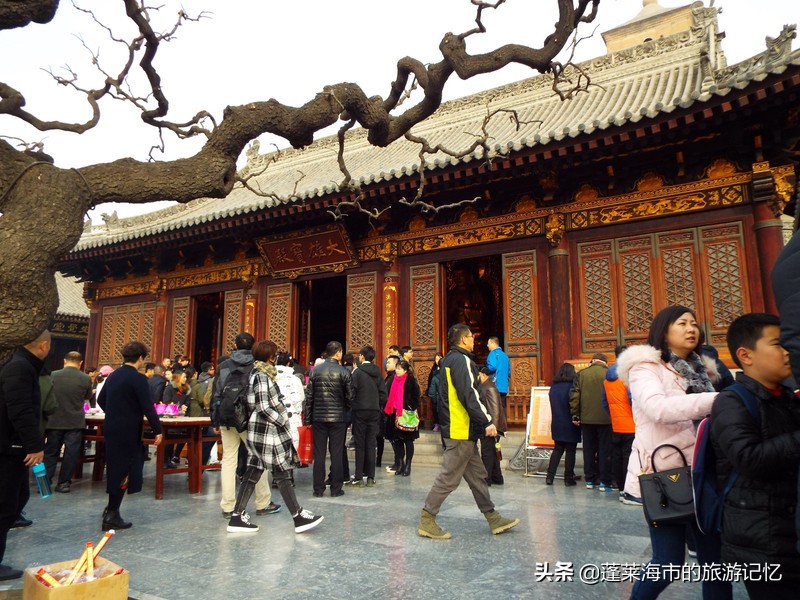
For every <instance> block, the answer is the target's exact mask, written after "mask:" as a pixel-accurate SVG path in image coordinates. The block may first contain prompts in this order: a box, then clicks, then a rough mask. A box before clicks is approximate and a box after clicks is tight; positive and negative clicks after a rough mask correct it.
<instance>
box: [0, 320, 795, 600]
mask: <svg viewBox="0 0 800 600" xmlns="http://www.w3.org/2000/svg"><path fill="white" fill-rule="evenodd" d="M447 341H448V346H449V351H448V352H447V354H445V355H444V356H442V355H441V354H438V353H437V354H436V356H435V358H434V362H433V364H432V365H431V369H430V374H429V376H428V378H427V381H426V382H424V384H425V392H426V394H427V395H428V396H429V397H430V398H431V402H432V407H433V414H434V428H435V431H437V432H439V434H440V436H441V442H442V446H443V449H444V452H443V459H442V466H441V470H440V472H439V474H438V476H437V477H436V479H435V481H434V482H433V485H432V487H431V489H430V492H429V493H428V495H427V497H426V499H425V502H424V505H423V508H422V511H421V514H420V520H419V524H418V526H417V533H418V534H419V535H420V536H423V537H427V538H433V539H449V538H450V537H452V536H451V534H450V533H449V532H447V531H445V530H444V529H443V528H442V527H441V526H440V525H439V523H438V522H437V516H438V514H439V511H440V508H441V506H442V504H443V503H444V501H445V500H446V499H447V497H448V496H449V494H450V493H451V492H452V491H454V490H455V489H456V488H457V487H458V486H459V485H460V483H461V480H462V479H463V480H465V481H466V482H467V485H468V486H469V488H470V491H471V492H472V495H473V497H474V499H475V503H476V505H477V507H478V509H479V510H480V511H481V513H482V514H483V515H484V517H485V518H486V520H487V523H488V525H489V529H490V531H491V533H492V534H499V533H503V532H505V531H508V530H509V529H511V528H513V527H515V526H516V525H517V524H518V523H519V522H520V521H519V519H510V518H505V517H503V516H501V515H500V514H499V513H498V512H497V511H496V510H495V507H494V504H493V502H492V500H491V496H490V492H489V487H490V486H491V485H503V484H504V479H503V474H502V470H501V469H500V459H501V457H500V455H499V451H498V448H499V440H500V437H501V436H502V435H503V434H504V433H505V431H506V429H507V424H506V417H505V410H506V407H505V400H506V394H507V392H508V389H509V388H508V385H509V381H508V380H509V377H510V360H509V358H508V356H507V355H506V354H505V353H504V352H503V351H502V349H501V348H500V345H499V340H498V339H497V338H490V340H489V344H488V345H489V349H490V352H489V355H488V359H487V362H486V364H485V365H484V366H479V365H478V364H476V362H475V360H474V354H473V347H474V336H473V333H472V332H471V330H470V328H469V326H467V325H464V324H456V325H453V326H452V327H451V328H450V329H449V331H448V340H447ZM727 343H728V349H729V352H730V356H731V358H732V360H733V362H734V363H735V364H736V366H737V367H738V368H739V369H740V370H741V372H739V373H738V374H737V377H736V380H735V381H736V386H743V388H744V389H746V390H747V393H748V394H750V395H752V397H753V398H754V401H756V402H757V405H758V414H757V415H756V416H754V415H753V414H751V412H750V411H749V410H748V408H747V406H746V403H743V401H742V399H741V393H742V392H741V389H742V387H739V388H737V389H734V387H732V384H733V383H734V379H733V376H732V375H731V373H730V371H728V370H727V368H726V367H725V366H724V364H723V363H722V362H721V361H720V359H719V356H718V354H717V353H716V351H715V350H714V349H713V348H711V347H708V346H705V345H704V338H703V334H702V332H701V329H700V326H699V325H698V319H697V315H696V313H695V312H694V311H693V310H692V309H690V308H688V307H685V306H677V305H676V306H670V307H667V308H665V309H664V310H662V311H660V312H659V313H658V314H657V315H656V316H655V317H654V319H653V321H652V324H651V327H650V331H649V335H648V339H647V343H646V344H640V345H633V346H630V347H627V348H626V347H624V346H619V347H617V348H616V350H615V355H616V356H615V361H614V362H613V364H610V365H609V362H610V361H609V360H608V357H607V356H606V355H604V354H601V353H597V354H594V355H593V356H592V358H591V360H590V362H589V365H588V366H586V367H585V368H583V369H581V370H580V371H576V368H575V366H574V365H573V364H570V363H565V364H563V365H561V366H560V367H559V369H558V371H557V372H556V374H555V376H554V379H553V383H552V385H551V388H550V403H551V412H552V437H553V440H554V450H553V452H552V455H551V459H550V462H549V465H548V468H547V473H546V477H545V484H547V485H552V484H553V483H554V482H555V480H556V477H557V474H558V470H559V468H560V463H561V460H562V457H563V456H564V455H566V461H565V466H564V470H563V482H564V485H565V486H568V487H572V486H576V485H577V482H578V481H579V480H580V478H581V476H579V475H577V474H576V473H575V463H576V453H577V445H578V444H579V443H580V442H581V441H582V442H583V465H584V472H583V478H584V484H585V487H586V489H587V490H596V492H599V493H603V494H606V493H616V494H618V495H619V500H620V502H622V503H623V504H625V505H630V506H638V507H641V506H642V492H641V489H640V485H639V475H641V474H642V473H649V472H652V471H653V470H654V468H655V467H654V461H657V462H658V465H659V469H661V470H663V469H669V468H673V467H677V466H680V464H682V463H683V461H686V462H687V463H690V462H691V460H692V456H693V451H694V446H695V436H696V426H697V423H698V421H699V420H700V419H703V418H704V417H706V416H708V415H710V416H711V417H710V418H711V421H710V422H711V440H712V445H713V451H714V457H715V461H716V465H717V473H718V475H717V483H718V485H719V486H722V485H723V484H724V483H725V482H728V481H733V483H731V485H730V486H729V487H728V489H726V491H725V498H724V512H723V518H722V525H721V527H720V529H719V531H708V530H706V531H703V530H701V529H700V528H699V527H698V525H697V523H695V522H694V521H686V522H679V523H674V524H658V525H655V524H653V523H648V528H649V534H650V540H651V548H652V558H651V559H650V561H649V563H648V564H647V565H645V566H644V567H643V570H642V576H641V577H639V578H638V579H637V581H636V582H635V584H634V586H633V591H632V595H631V598H634V599H641V598H656V597H657V596H658V595H659V594H660V592H661V591H663V590H664V589H665V588H666V587H667V586H668V585H669V584H670V583H671V582H672V581H673V579H674V578H675V577H676V576H677V575H676V571H675V569H674V568H673V566H674V565H680V564H683V563H684V561H685V554H686V552H687V548H688V552H689V554H690V555H696V557H697V560H698V562H699V563H700V564H701V565H714V564H719V563H723V562H728V563H759V564H776V565H779V566H780V569H781V575H782V579H781V580H780V581H777V582H776V581H770V582H768V583H767V582H763V581H762V582H759V581H746V582H745V586H746V588H747V591H748V594H749V595H750V597H751V598H767V597H770V598H771V599H774V598H790V597H792V598H794V597H796V595H797V593H798V590H799V589H800V553H799V551H798V537H797V532H796V529H795V522H794V519H795V517H794V515H795V513H796V509H797V499H798V494H797V487H798V468H800V404H798V398H797V394H796V391H795V390H796V389H797V385H796V382H795V381H793V380H792V370H791V364H790V357H789V353H788V351H787V350H786V349H784V347H783V346H782V339H781V322H780V320H779V319H778V317H775V316H773V315H769V314H763V313H751V314H746V315H743V316H742V317H739V318H737V319H735V320H734V321H733V322H732V323H731V324H730V327H729V330H728V332H727ZM49 346H50V336H49V333H47V332H44V333H43V334H42V335H41V336H39V337H38V338H37V339H36V340H34V341H32V342H31V343H30V344H28V345H26V346H24V347H23V348H21V349H20V350H18V351H17V353H15V355H14V357H13V358H12V360H11V361H10V362H9V363H8V364H7V365H6V366H5V367H4V369H3V371H2V376H1V377H0V379H2V385H3V390H4V398H5V402H6V404H7V405H8V406H7V407H6V412H7V413H9V411H10V413H9V414H12V413H13V425H12V424H11V421H10V420H9V419H7V420H6V421H8V423H4V429H3V431H2V432H0V433H2V434H3V436H4V439H3V443H4V444H7V445H8V444H10V446H9V447H10V448H12V449H13V452H4V453H0V468H2V471H3V477H4V483H7V484H8V485H4V486H3V489H2V491H1V492H0V496H2V501H3V504H2V505H3V507H4V508H3V511H2V514H1V515H0V557H2V553H3V551H4V549H5V540H6V534H7V532H8V530H9V529H10V528H11V527H12V526H13V524H14V523H15V522H18V521H19V520H20V519H24V516H23V515H22V514H21V508H23V507H24V506H25V503H26V502H27V499H28V496H29V492H28V483H27V482H28V479H27V474H28V467H30V466H32V465H34V464H37V463H39V462H44V465H45V468H46V473H47V477H48V478H49V479H50V480H51V482H53V483H55V486H54V489H55V491H56V492H60V493H69V492H70V486H71V480H70V476H71V473H72V472H73V471H74V470H75V467H76V465H77V462H78V459H79V456H80V453H81V452H82V444H83V441H82V433H83V429H84V421H83V416H84V411H85V409H86V405H87V404H88V405H91V404H94V403H96V405H97V406H98V407H99V408H100V409H102V410H103V411H105V415H106V417H105V433H106V461H107V476H106V491H107V494H108V503H107V506H106V507H105V509H104V512H103V515H102V521H101V523H102V528H103V530H108V529H116V530H120V529H126V528H128V527H131V523H130V522H128V521H126V520H125V519H124V518H123V517H122V516H121V514H120V507H121V504H122V500H123V498H124V496H125V493H126V492H127V493H136V492H138V491H140V490H141V488H142V482H143V477H142V474H143V464H144V461H145V460H147V459H148V455H147V452H148V448H147V446H143V445H142V442H141V439H142V429H143V427H144V420H145V419H146V420H147V422H148V424H149V426H150V428H151V429H152V431H153V433H154V435H155V444H156V445H159V444H160V443H162V436H161V426H160V422H159V418H158V414H157V407H158V406H159V405H165V406H169V405H171V406H174V407H176V408H177V410H178V411H179V412H180V413H181V414H186V415H188V416H210V417H211V429H212V430H213V432H214V433H215V434H217V435H219V437H220V439H221V446H222V449H223V452H222V461H221V463H222V464H221V486H222V499H221V502H220V507H221V512H222V516H223V517H224V518H225V519H226V520H227V531H228V532H231V533H240V532H255V531H258V526H257V525H256V524H255V523H253V522H252V520H251V518H250V516H249V514H248V512H247V506H248V504H249V502H250V500H251V497H252V496H253V495H254V494H255V514H256V515H265V514H274V513H277V512H280V511H281V508H282V507H281V506H280V505H278V504H276V503H274V502H273V501H272V497H271V487H272V486H271V484H270V478H271V479H272V480H273V482H274V485H275V486H276V487H277V488H278V490H279V491H280V494H281V497H282V498H283V502H284V504H285V506H286V508H287V512H289V514H290V515H291V517H292V519H293V522H294V527H295V531H296V532H297V533H302V532H306V531H308V530H310V529H313V528H314V527H316V526H318V525H319V524H320V523H321V522H322V521H323V516H322V515H320V514H315V513H314V512H312V511H310V510H309V509H307V508H304V507H303V505H302V504H301V502H300V500H299V499H298V495H297V494H298V492H297V491H296V490H295V486H294V475H293V470H294V469H296V468H298V467H300V466H301V463H300V460H299V455H298V448H299V440H300V432H301V429H303V428H310V429H311V433H312V436H313V489H312V495H313V496H314V497H317V498H321V497H323V496H324V495H325V493H326V491H328V490H329V494H330V496H332V497H338V496H343V495H344V494H345V487H344V486H345V485H350V486H351V489H358V488H367V487H372V486H375V485H376V477H375V474H376V469H378V468H381V466H382V464H381V463H382V460H383V453H384V448H385V442H386V441H388V442H389V444H390V445H391V448H392V451H393V459H392V461H391V463H390V464H387V466H386V467H385V469H386V472H387V473H389V474H393V475H395V476H399V477H409V476H411V472H412V463H413V459H414V443H415V441H416V440H417V439H418V438H419V435H420V433H419V429H420V419H419V412H420V402H421V398H422V394H423V392H422V390H423V385H422V383H421V382H420V381H419V379H418V377H417V369H416V368H415V365H414V356H413V349H412V348H411V347H409V346H405V347H398V346H394V345H392V346H389V347H388V350H387V357H386V359H385V361H384V363H383V372H382V370H381V369H380V367H379V366H378V365H376V364H375V359H376V357H377V352H376V350H375V348H373V347H372V346H369V345H366V346H364V347H362V348H361V349H360V350H359V351H358V353H357V355H356V353H350V354H346V353H345V352H344V349H343V347H342V345H341V344H340V343H339V342H336V341H332V342H329V343H328V344H327V346H326V348H325V352H324V353H323V355H322V356H321V357H320V359H319V360H318V361H317V362H315V364H314V365H313V368H311V369H310V370H309V372H308V373H306V372H304V371H303V369H302V368H299V366H298V365H297V364H296V361H294V360H293V359H292V357H291V355H289V354H288V353H287V352H280V351H279V349H278V347H277V346H276V345H275V344H274V343H273V342H271V341H269V340H264V341H260V342H258V343H256V340H255V339H254V338H253V336H252V335H251V334H249V333H241V334H239V335H238V336H237V337H236V340H235V347H234V349H233V350H232V352H231V354H230V356H225V357H221V358H220V359H219V361H218V365H217V367H216V368H215V367H214V365H212V364H211V363H208V362H204V363H203V364H202V365H200V368H199V369H195V368H193V367H192V366H191V365H189V361H188V358H187V357H184V356H178V357H176V358H175V360H174V361H173V360H170V359H164V360H163V361H162V363H161V364H160V365H156V364H154V363H147V362H145V360H146V358H147V356H148V352H149V350H148V348H147V347H146V346H145V345H144V344H142V343H141V342H135V341H134V342H129V343H128V344H126V345H125V347H124V348H122V350H121V355H122V363H123V364H122V366H120V367H119V368H117V369H116V370H112V369H111V368H110V367H109V368H106V367H103V368H101V369H99V370H94V369H90V371H94V372H96V374H97V376H96V377H94V374H95V373H94V372H90V373H88V374H87V373H84V372H82V371H81V366H82V358H83V357H82V356H81V355H80V354H79V353H77V352H69V353H68V354H66V356H64V368H63V369H61V370H58V371H56V372H54V373H52V374H50V375H48V376H42V375H41V371H42V366H43V360H44V358H45V357H46V356H47V353H48V352H49ZM142 374H144V375H145V376H144V377H143V376H142ZM242 382H244V383H242ZM237 386H238V387H237ZM15 394H19V395H24V396H25V397H27V398H28V402H27V403H21V404H17V405H13V402H10V400H9V399H10V398H13V397H14V395H15ZM237 402H239V403H240V404H241V407H242V411H244V415H245V416H244V418H242V416H241V414H239V413H237V412H236V411H231V410H227V409H226V403H232V404H231V406H234V407H235V406H236V403H237ZM349 427H352V438H351V444H352V447H353V448H354V450H355V464H354V469H353V472H352V475H351V471H350V461H349V459H348V454H347V447H348V445H347V442H346V438H347V431H348V428H349ZM208 433H209V434H210V433H211V432H210V431H209V432H208ZM6 438H8V439H6ZM665 445H666V447H667V448H669V449H668V450H664V449H663V448H665ZM211 446H213V442H211V443H210V444H208V447H205V446H204V449H203V456H202V458H203V461H204V463H205V462H207V461H209V460H211V457H210V453H211ZM180 453H181V448H180V447H179V446H175V447H174V448H173V447H172V446H168V447H167V448H166V452H165V456H166V459H167V461H168V464H167V465H165V467H171V466H174V465H175V464H176V463H178V462H179V461H180ZM59 459H60V460H61V468H60V470H59V471H58V475H57V476H56V471H57V467H58V462H59ZM327 467H329V470H328V468H327ZM732 474H733V476H732ZM11 506H13V507H15V508H14V510H13V511H12V510H10V509H9V507H11ZM645 570H646V571H647V575H648V576H646V577H645V576H644V573H645ZM17 573H18V571H17V570H15V569H11V568H10V567H5V566H3V567H2V569H0V577H3V578H6V579H7V578H12V577H14V576H18V575H17ZM703 597H704V598H723V599H724V598H731V597H732V588H731V585H730V583H727V582H724V581H711V580H708V581H704V582H703Z"/></svg>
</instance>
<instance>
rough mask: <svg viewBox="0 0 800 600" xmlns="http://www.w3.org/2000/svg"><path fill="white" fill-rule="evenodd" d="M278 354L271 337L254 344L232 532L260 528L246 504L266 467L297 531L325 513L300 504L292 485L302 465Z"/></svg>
mask: <svg viewBox="0 0 800 600" xmlns="http://www.w3.org/2000/svg"><path fill="white" fill-rule="evenodd" d="M277 354H278V346H277V345H276V344H275V342H272V341H270V340H265V341H263V342H259V343H257V344H256V345H255V346H254V347H253V359H254V361H253V372H252V373H251V375H250V389H249V391H248V393H247V407H248V409H249V410H250V420H249V421H248V423H247V440H246V442H245V443H246V445H247V470H246V471H245V472H244V475H243V476H242V483H241V485H240V486H239V493H238V495H237V496H236V505H235V506H234V507H233V513H232V514H231V519H230V521H228V531H229V532H231V533H237V532H254V531H258V525H254V524H253V523H251V522H250V517H249V516H248V514H247V513H246V512H245V508H247V503H248V502H249V501H250V496H252V495H253V491H254V490H255V488H256V484H257V483H258V480H259V479H261V475H262V473H263V472H264V471H265V470H266V469H269V470H270V471H272V480H273V481H274V482H275V483H276V484H277V486H278V489H279V490H280V492H281V496H283V501H284V502H285V503H286V508H288V509H289V512H290V513H291V514H292V517H293V518H294V531H295V533H302V532H304V531H308V530H309V529H313V528H314V527H316V526H317V525H319V524H320V523H321V522H322V518H323V517H322V515H314V513H312V512H311V511H308V510H305V509H304V508H303V507H302V506H300V504H299V503H298V501H297V496H296V495H295V493H294V488H293V487H292V480H291V471H292V469H294V468H296V467H299V466H300V461H299V459H298V457H297V450H295V447H294V444H293V443H292V433H291V429H290V424H289V413H288V412H287V410H286V406H285V405H284V403H283V401H282V400H281V393H280V389H279V388H278V384H277V383H276V382H275V380H276V378H277V376H278V371H277V369H276V368H275V357H276V356H277Z"/></svg>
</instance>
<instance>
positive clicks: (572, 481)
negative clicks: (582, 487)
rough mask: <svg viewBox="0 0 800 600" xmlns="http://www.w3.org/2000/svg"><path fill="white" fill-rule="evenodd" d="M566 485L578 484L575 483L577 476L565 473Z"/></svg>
mask: <svg viewBox="0 0 800 600" xmlns="http://www.w3.org/2000/svg"><path fill="white" fill-rule="evenodd" d="M564 485H565V486H567V487H572V486H573V485H578V484H577V483H575V476H574V475H572V476H570V475H564Z"/></svg>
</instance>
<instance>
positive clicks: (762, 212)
mask: <svg viewBox="0 0 800 600" xmlns="http://www.w3.org/2000/svg"><path fill="white" fill-rule="evenodd" d="M753 214H754V216H755V221H756V224H755V230H756V240H757V241H758V262H759V264H760V265H761V269H760V271H761V288H762V290H763V293H764V308H765V310H766V311H767V312H768V313H772V314H775V315H777V314H778V305H777V304H776V303H775V296H774V295H773V293H772V281H771V280H770V274H771V273H772V266H773V265H774V264H775V260H776V259H777V258H778V255H779V254H780V253H781V250H783V223H782V222H781V220H780V219H776V218H775V215H774V214H773V212H772V210H771V209H770V208H769V205H768V204H766V203H760V204H756V205H755V206H754V207H753Z"/></svg>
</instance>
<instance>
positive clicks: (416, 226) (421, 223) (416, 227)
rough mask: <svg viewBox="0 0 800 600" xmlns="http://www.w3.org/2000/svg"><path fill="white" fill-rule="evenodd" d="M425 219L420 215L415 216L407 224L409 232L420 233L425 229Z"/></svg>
mask: <svg viewBox="0 0 800 600" xmlns="http://www.w3.org/2000/svg"><path fill="white" fill-rule="evenodd" d="M425 226H426V225H425V218H424V217H423V216H422V215H417V216H415V217H414V218H413V219H411V221H409V223H408V230H409V231H420V230H422V229H425Z"/></svg>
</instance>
